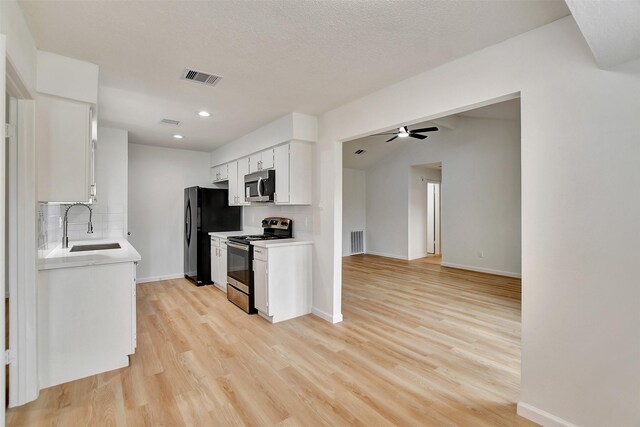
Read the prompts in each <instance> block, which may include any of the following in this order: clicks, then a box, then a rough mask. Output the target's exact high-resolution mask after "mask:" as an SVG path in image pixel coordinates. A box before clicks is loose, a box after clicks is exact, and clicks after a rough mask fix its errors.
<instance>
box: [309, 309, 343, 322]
mask: <svg viewBox="0 0 640 427" xmlns="http://www.w3.org/2000/svg"><path fill="white" fill-rule="evenodd" d="M311 314H313V315H314V316H318V317H319V318H321V319H322V320H326V321H327V322H329V323H340V322H342V313H340V314H337V315H333V316H332V315H331V314H329V313H327V312H326V311H322V310H320V309H319V308H315V307H313V308H312V309H311Z"/></svg>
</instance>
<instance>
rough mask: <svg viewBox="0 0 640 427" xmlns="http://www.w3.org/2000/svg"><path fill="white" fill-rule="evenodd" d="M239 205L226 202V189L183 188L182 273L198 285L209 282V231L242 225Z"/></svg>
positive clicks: (228, 229) (232, 228) (227, 200)
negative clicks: (230, 204)
mask: <svg viewBox="0 0 640 427" xmlns="http://www.w3.org/2000/svg"><path fill="white" fill-rule="evenodd" d="M241 224H242V207H240V206H229V197H228V191H227V190H223V189H217V188H202V187H189V188H185V189H184V277H186V278H187V279H189V280H191V281H192V282H193V283H195V284H196V285H198V286H202V285H206V284H210V283H212V282H211V236H209V232H210V231H235V230H240V229H241V228H242V225H241Z"/></svg>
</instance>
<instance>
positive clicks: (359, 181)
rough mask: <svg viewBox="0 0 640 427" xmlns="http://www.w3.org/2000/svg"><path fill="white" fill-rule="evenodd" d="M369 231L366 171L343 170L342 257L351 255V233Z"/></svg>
mask: <svg viewBox="0 0 640 427" xmlns="http://www.w3.org/2000/svg"><path fill="white" fill-rule="evenodd" d="M366 229H367V182H366V176H365V171H362V170H356V169H349V168H343V169H342V256H348V255H350V254H351V232H352V231H359V230H363V231H365V245H366ZM365 249H366V246H365Z"/></svg>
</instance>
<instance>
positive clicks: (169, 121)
mask: <svg viewBox="0 0 640 427" xmlns="http://www.w3.org/2000/svg"><path fill="white" fill-rule="evenodd" d="M160 124H162V125H169V126H180V125H181V124H182V122H181V121H180V120H173V119H162V120H160Z"/></svg>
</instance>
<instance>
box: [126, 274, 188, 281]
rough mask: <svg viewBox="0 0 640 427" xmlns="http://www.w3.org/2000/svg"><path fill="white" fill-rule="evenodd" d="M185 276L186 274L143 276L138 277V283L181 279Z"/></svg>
mask: <svg viewBox="0 0 640 427" xmlns="http://www.w3.org/2000/svg"><path fill="white" fill-rule="evenodd" d="M183 277H184V274H171V275H169V276H153V277H143V278H136V283H149V282H159V281H160V280H172V279H181V278H183Z"/></svg>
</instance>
